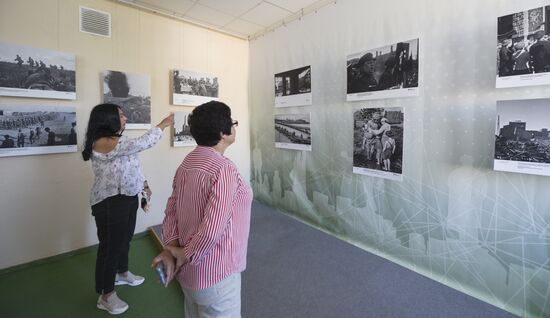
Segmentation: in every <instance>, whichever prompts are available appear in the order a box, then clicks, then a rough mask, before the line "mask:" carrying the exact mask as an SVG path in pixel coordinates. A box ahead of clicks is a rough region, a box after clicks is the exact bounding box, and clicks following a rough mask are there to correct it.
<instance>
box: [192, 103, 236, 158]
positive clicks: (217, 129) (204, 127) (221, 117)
mask: <svg viewBox="0 0 550 318" xmlns="http://www.w3.org/2000/svg"><path fill="white" fill-rule="evenodd" d="M188 123H189V128H190V130H191V136H193V138H195V141H196V142H197V144H198V145H200V146H209V147H211V146H215V145H217V144H218V142H220V140H221V135H222V134H224V135H231V125H232V122H231V108H229V106H227V105H226V104H224V103H222V102H218V101H210V102H208V103H204V104H202V105H200V106H197V107H195V109H193V111H192V112H191V114H190V115H189V119H188Z"/></svg>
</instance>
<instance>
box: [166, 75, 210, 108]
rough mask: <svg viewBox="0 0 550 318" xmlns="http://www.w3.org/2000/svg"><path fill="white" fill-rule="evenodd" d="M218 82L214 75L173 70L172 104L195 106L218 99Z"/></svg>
mask: <svg viewBox="0 0 550 318" xmlns="http://www.w3.org/2000/svg"><path fill="white" fill-rule="evenodd" d="M218 90H219V83H218V78H217V77H215V76H211V75H207V74H201V73H196V72H192V71H183V70H174V72H173V78H172V93H173V104H174V105H190V106H195V105H198V104H201V103H202V102H208V101H211V100H217V99H218Z"/></svg>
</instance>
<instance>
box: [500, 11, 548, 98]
mask: <svg viewBox="0 0 550 318" xmlns="http://www.w3.org/2000/svg"><path fill="white" fill-rule="evenodd" d="M549 13H550V6H545V7H538V8H534V9H530V10H525V11H521V12H516V13H513V14H509V15H505V16H501V17H499V18H498V25H497V32H498V34H497V52H496V53H497V74H496V87H497V88H503V87H518V86H531V85H546V84H550V34H549V33H550V32H549V31H550V21H548V17H549Z"/></svg>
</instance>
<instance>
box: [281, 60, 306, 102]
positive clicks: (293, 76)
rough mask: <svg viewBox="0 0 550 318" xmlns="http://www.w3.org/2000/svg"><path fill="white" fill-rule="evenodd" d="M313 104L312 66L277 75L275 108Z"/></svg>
mask: <svg viewBox="0 0 550 318" xmlns="http://www.w3.org/2000/svg"><path fill="white" fill-rule="evenodd" d="M311 104H312V100H311V66H304V67H300V68H297V69H293V70H290V71H286V72H281V73H277V74H275V107H291V106H306V105H311Z"/></svg>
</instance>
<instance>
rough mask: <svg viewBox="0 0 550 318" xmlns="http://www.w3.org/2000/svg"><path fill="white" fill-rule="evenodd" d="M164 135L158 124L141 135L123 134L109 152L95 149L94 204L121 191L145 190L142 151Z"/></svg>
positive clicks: (131, 193) (93, 163)
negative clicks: (141, 163)
mask: <svg viewBox="0 0 550 318" xmlns="http://www.w3.org/2000/svg"><path fill="white" fill-rule="evenodd" d="M161 137H162V130H161V129H160V128H158V127H155V128H152V129H150V130H149V131H147V132H146V133H145V134H144V135H143V136H141V137H138V138H135V139H133V138H128V137H126V136H122V137H120V139H119V140H118V144H117V145H116V147H115V148H114V149H113V150H111V151H110V152H108V153H100V152H96V151H92V170H93V172H94V176H95V180H94V185H93V186H92V192H91V195H90V204H91V205H94V204H97V203H99V202H101V201H103V200H105V199H107V198H108V197H112V196H114V195H117V194H123V195H127V196H134V195H136V194H138V193H139V192H140V191H141V190H143V182H144V181H145V177H144V176H143V173H142V172H141V167H140V164H139V158H138V153H139V152H140V151H143V150H145V149H149V148H151V147H152V146H154V145H155V144H156V143H157V142H158V141H159V140H160V138H161Z"/></svg>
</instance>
